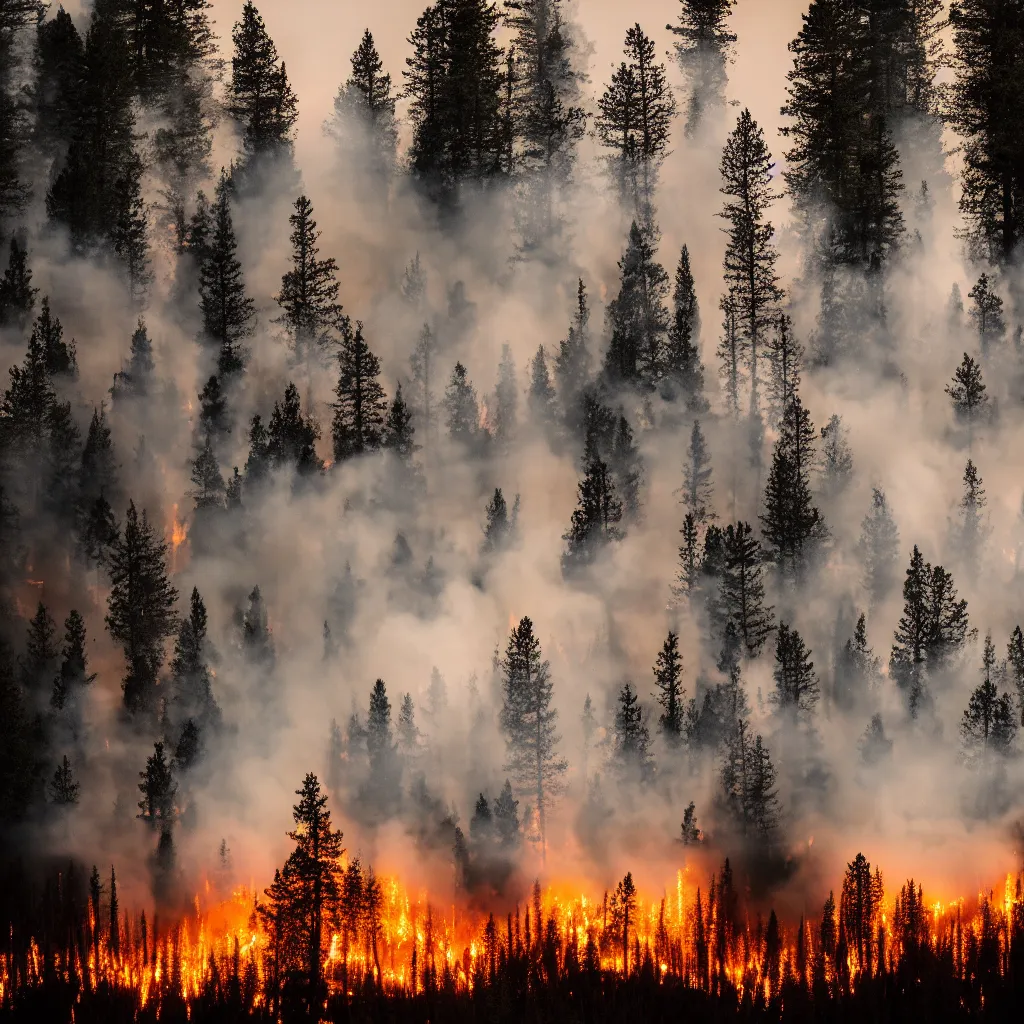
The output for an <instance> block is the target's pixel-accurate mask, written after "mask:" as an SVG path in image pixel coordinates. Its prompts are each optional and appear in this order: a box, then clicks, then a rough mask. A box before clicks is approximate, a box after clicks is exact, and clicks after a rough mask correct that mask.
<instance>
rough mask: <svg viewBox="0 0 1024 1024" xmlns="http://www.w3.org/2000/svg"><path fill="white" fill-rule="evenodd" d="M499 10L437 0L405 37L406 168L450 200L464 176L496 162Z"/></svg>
mask: <svg viewBox="0 0 1024 1024" xmlns="http://www.w3.org/2000/svg"><path fill="white" fill-rule="evenodd" d="M498 22H499V14H498V11H497V8H496V6H495V5H494V4H491V3H488V2H487V0H437V2H436V3H434V4H433V5H431V6H430V7H428V8H427V9H426V10H425V11H424V12H423V14H422V15H421V16H420V18H419V19H418V20H417V22H416V28H415V29H414V30H413V33H412V35H411V36H410V37H409V42H410V44H411V45H412V48H413V54H412V56H411V57H408V58H407V59H406V70H405V71H404V72H403V76H404V78H405V90H404V92H405V95H406V96H407V97H408V98H409V99H410V100H411V103H410V106H409V120H410V122H411V124H412V144H411V147H410V152H409V162H410V165H411V167H412V171H413V174H414V175H415V176H416V177H417V178H418V179H419V180H420V181H422V182H423V183H424V184H425V185H426V186H427V188H428V190H430V191H431V192H432V193H434V194H436V195H438V197H439V198H442V199H450V198H452V196H453V195H454V193H455V191H456V189H457V187H458V186H459V185H460V184H461V183H462V182H464V181H466V182H478V183H483V182H486V181H487V180H488V179H490V178H492V177H494V176H495V175H497V174H498V173H499V171H500V169H501V153H502V123H501V122H502V118H501V107H502V103H501V92H502V85H503V77H504V76H503V74H502V69H501V65H502V53H501V50H500V48H499V47H498V45H497V43H496V42H495V41H494V32H495V29H496V28H497V26H498Z"/></svg>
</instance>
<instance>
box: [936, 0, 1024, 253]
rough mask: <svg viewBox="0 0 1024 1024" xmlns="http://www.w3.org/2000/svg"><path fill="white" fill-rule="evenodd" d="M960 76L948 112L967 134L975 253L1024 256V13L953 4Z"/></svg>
mask: <svg viewBox="0 0 1024 1024" xmlns="http://www.w3.org/2000/svg"><path fill="white" fill-rule="evenodd" d="M949 20H950V23H951V25H952V27H953V42H954V50H953V67H954V69H955V71H956V80H955V82H954V84H953V87H952V93H951V95H950V97H949V110H948V117H949V120H950V122H951V123H952V125H953V127H954V129H955V130H956V131H957V133H958V134H959V135H960V137H961V138H962V139H963V140H964V168H963V183H962V190H961V193H960V210H961V212H962V213H963V214H964V215H965V216H966V217H967V219H968V222H969V224H970V228H971V230H970V237H971V239H972V240H973V241H974V248H975V252H976V253H977V254H979V255H984V256H985V257H987V258H988V259H989V260H990V261H991V262H993V263H995V264H997V265H1005V264H1008V263H1011V262H1012V261H1013V260H1014V259H1015V258H1016V256H1017V255H1018V252H1017V250H1018V247H1019V245H1020V241H1021V237H1022V232H1024V222H1022V221H1021V218H1020V214H1019V211H1020V209H1021V204H1022V203H1024V176H1022V172H1021V166H1022V165H1021V154H1022V152H1024V150H1022V146H1024V133H1022V131H1021V114H1020V103H1019V95H1018V92H1017V86H1016V84H1015V83H1017V82H1018V81H1019V80H1020V75H1021V73H1022V68H1024V56H1022V55H1024V12H1022V11H1021V10H1020V8H1019V7H1018V6H1017V5H1016V4H1007V3H1002V2H999V0H961V2H959V3H957V4H953V5H951V7H950V12H949Z"/></svg>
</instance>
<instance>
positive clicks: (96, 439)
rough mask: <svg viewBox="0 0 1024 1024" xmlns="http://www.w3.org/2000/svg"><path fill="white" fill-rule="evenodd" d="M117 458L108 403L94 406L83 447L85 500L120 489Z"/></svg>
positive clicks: (82, 486) (83, 492) (82, 488)
mask: <svg viewBox="0 0 1024 1024" xmlns="http://www.w3.org/2000/svg"><path fill="white" fill-rule="evenodd" d="M117 469H118V466H117V461H116V456H115V454H114V442H113V439H112V437H111V434H110V426H109V424H108V423H107V411H106V409H105V408H104V406H102V405H101V406H100V407H99V409H95V408H94V409H93V412H92V419H91V420H90V421H89V430H88V433H87V434H86V435H85V447H84V448H83V449H82V476H81V493H82V498H83V499H84V500H85V501H90V500H95V499H96V498H98V497H99V496H100V495H101V494H103V493H109V494H111V495H112V494H113V493H114V492H116V490H117Z"/></svg>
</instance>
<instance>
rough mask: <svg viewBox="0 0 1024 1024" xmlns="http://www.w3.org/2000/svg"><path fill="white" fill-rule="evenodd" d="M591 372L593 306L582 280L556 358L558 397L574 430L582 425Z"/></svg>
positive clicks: (569, 425)
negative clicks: (583, 397) (582, 401)
mask: <svg viewBox="0 0 1024 1024" xmlns="http://www.w3.org/2000/svg"><path fill="white" fill-rule="evenodd" d="M590 369H591V353H590V306H589V304H588V302H587V289H586V287H585V286H584V284H583V278H582V277H581V278H579V279H578V283H577V286H576V309H575V310H574V311H573V317H572V322H571V323H570V324H569V333H568V336H567V337H566V338H565V339H564V340H563V341H561V342H559V346H558V355H557V356H556V357H555V380H556V381H557V382H558V398H559V401H560V402H561V405H562V416H563V418H564V420H565V422H566V425H567V426H568V427H569V428H570V429H575V428H576V427H577V426H578V424H577V422H576V417H577V416H578V410H579V405H580V397H581V395H582V394H583V391H584V389H585V388H586V387H587V384H588V383H589V381H590Z"/></svg>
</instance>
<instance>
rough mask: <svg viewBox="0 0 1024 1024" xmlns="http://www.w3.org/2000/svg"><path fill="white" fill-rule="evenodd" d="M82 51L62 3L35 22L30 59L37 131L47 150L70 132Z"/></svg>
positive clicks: (79, 76)
mask: <svg viewBox="0 0 1024 1024" xmlns="http://www.w3.org/2000/svg"><path fill="white" fill-rule="evenodd" d="M82 54H83V47H82V37H81V36H80V35H79V33H78V29H77V28H76V27H75V23H74V21H73V20H72V18H71V15H70V14H68V12H67V11H66V10H64V8H63V7H58V9H57V12H56V14H55V15H54V16H53V17H52V18H49V19H47V20H46V21H44V22H42V23H40V24H39V25H38V26H37V28H36V47H35V54H34V61H33V63H34V67H35V73H36V83H35V103H36V110H37V118H38V124H37V134H38V136H39V139H40V141H41V142H42V143H44V145H45V148H46V150H47V151H51V150H52V149H53V148H54V147H55V146H56V145H58V144H59V141H60V140H62V139H67V138H69V137H70V135H71V129H72V123H73V116H74V98H75V97H74V93H75V89H76V88H77V87H78V85H79V81H80V79H81V75H82Z"/></svg>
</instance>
